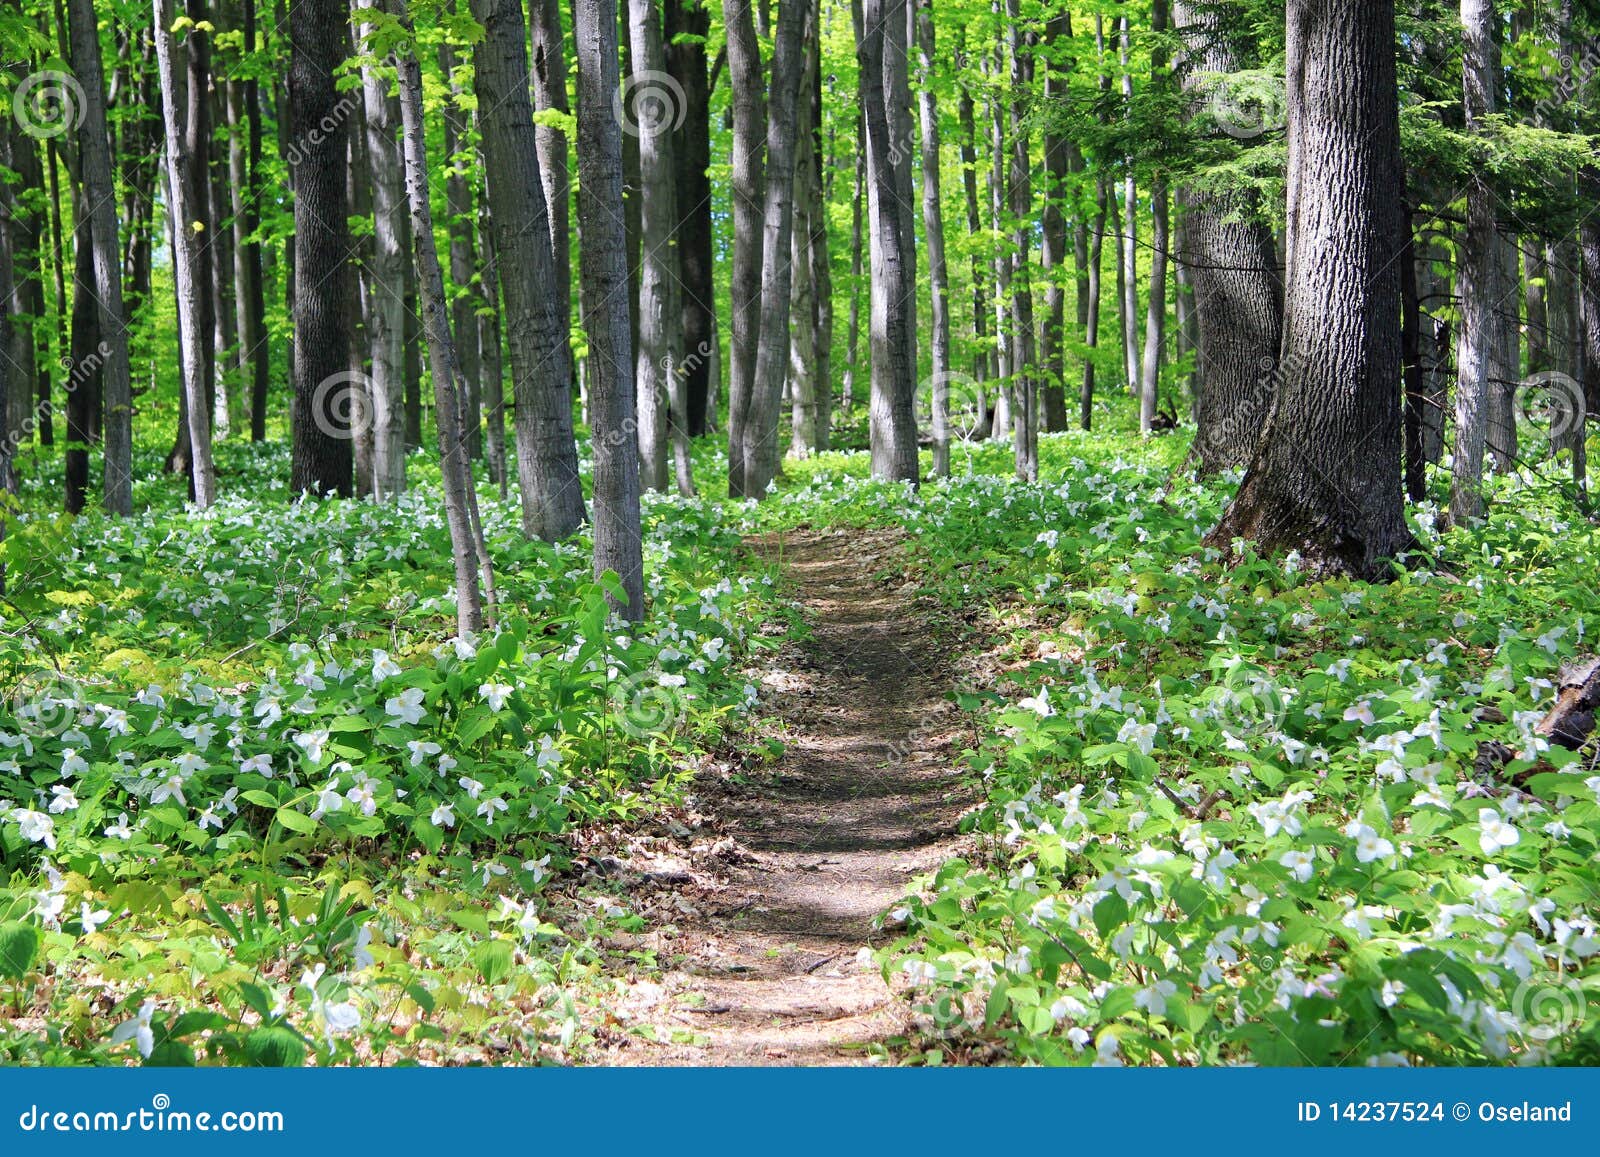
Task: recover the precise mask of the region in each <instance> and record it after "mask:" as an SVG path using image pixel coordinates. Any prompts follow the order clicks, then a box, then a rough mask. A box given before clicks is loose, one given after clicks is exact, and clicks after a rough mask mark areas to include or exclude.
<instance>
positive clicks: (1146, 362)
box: [1139, 0, 1171, 435]
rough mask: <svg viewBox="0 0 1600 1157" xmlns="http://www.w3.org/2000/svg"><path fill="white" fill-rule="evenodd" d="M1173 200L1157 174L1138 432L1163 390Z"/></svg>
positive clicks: (1163, 20) (1153, 7) (1163, 23)
mask: <svg viewBox="0 0 1600 1157" xmlns="http://www.w3.org/2000/svg"><path fill="white" fill-rule="evenodd" d="M1169 7H1170V5H1169V3H1168V0H1151V4H1150V31H1151V33H1152V35H1153V36H1155V37H1156V38H1157V39H1156V40H1155V41H1154V42H1153V44H1152V47H1151V49H1150V87H1151V88H1152V89H1157V90H1159V89H1161V88H1163V87H1164V86H1165V85H1166V83H1167V76H1166V71H1167V53H1166V49H1165V48H1164V47H1163V46H1162V41H1161V40H1160V37H1161V36H1163V35H1164V34H1165V33H1166V31H1167V24H1168V9H1169ZM1170 225H1171V222H1170V201H1169V196H1168V190H1167V181H1166V178H1165V177H1163V176H1161V175H1160V174H1157V175H1156V177H1155V178H1154V179H1153V180H1152V181H1151V182H1150V292H1149V294H1148V296H1147V298H1146V305H1145V318H1144V359H1143V364H1142V365H1141V366H1140V373H1139V430H1140V432H1141V433H1143V434H1145V435H1149V434H1150V433H1151V432H1152V431H1153V430H1154V429H1155V421H1156V405H1157V403H1158V401H1159V400H1160V399H1159V393H1160V388H1161V355H1162V353H1163V352H1164V351H1165V349H1166V330H1167V254H1168V253H1169V252H1170V251H1171V243H1170V242H1171V237H1170V233H1171V229H1170Z"/></svg>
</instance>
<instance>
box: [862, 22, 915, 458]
mask: <svg viewBox="0 0 1600 1157" xmlns="http://www.w3.org/2000/svg"><path fill="white" fill-rule="evenodd" d="M907 3H908V0H866V3H865V5H864V8H863V27H862V34H861V40H860V43H859V45H858V46H857V50H856V58H857V60H858V62H859V64H860V67H861V76H862V97H863V100H862V112H863V113H864V114H865V120H866V129H867V132H866V150H867V213H868V219H869V222H870V230H869V232H870V235H871V238H872V293H871V333H872V399H871V412H870V416H869V431H870V435H871V442H872V473H873V474H874V475H875V476H877V477H880V478H888V479H891V480H895V481H908V482H919V481H921V475H920V471H921V466H920V463H919V462H918V460H917V422H916V412H915V404H916V392H917V363H916V347H915V345H914V341H913V332H914V331H915V329H916V324H917V317H916V301H917V283H916V275H917V270H916V242H915V239H914V238H912V237H908V236H906V215H905V214H904V213H903V212H901V200H900V189H901V185H902V180H903V178H904V179H909V175H910V168H911V155H910V154H911V150H910V149H909V148H908V147H906V139H905V138H903V137H901V138H897V137H896V136H895V135H894V134H895V128H896V126H897V124H898V123H899V121H900V116H899V113H898V111H897V110H898V109H900V108H904V107H907V106H909V105H910V102H911V94H910V87H909V86H910V82H909V77H908V75H907V61H906V49H907V42H906V35H907Z"/></svg>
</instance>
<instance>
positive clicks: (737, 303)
mask: <svg viewBox="0 0 1600 1157" xmlns="http://www.w3.org/2000/svg"><path fill="white" fill-rule="evenodd" d="M751 8H752V5H750V4H749V3H748V2H747V0H723V5H722V19H723V24H724V27H725V28H726V31H727V42H728V81H729V84H730V85H731V86H732V89H733V158H732V168H733V171H732V182H733V187H732V193H733V254H732V258H731V262H730V269H729V274H728V296H729V298H730V299H731V301H730V309H729V326H728V494H729V495H730V496H731V497H733V498H744V497H746V496H747V494H748V491H747V490H746V489H745V460H744V441H745V425H746V424H747V423H748V421H749V419H750V408H751V405H752V402H753V399H754V394H755V389H756V379H755V374H756V348H757V344H758V342H759V340H760V331H761V293H762V262H763V256H762V255H763V245H764V233H763V228H762V224H763V219H764V214H763V205H764V201H765V182H764V173H763V159H764V153H765V147H766V136H765V133H764V132H763V124H764V120H765V116H766V112H765V104H764V101H763V100H762V92H763V88H764V84H765V81H764V78H763V76H762V69H761V49H760V45H759V42H758V41H757V40H756V29H755V17H754V13H753V12H752V11H751Z"/></svg>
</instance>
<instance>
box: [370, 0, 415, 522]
mask: <svg viewBox="0 0 1600 1157" xmlns="http://www.w3.org/2000/svg"><path fill="white" fill-rule="evenodd" d="M376 7H377V4H376V3H375V2H374V0H363V2H362V4H361V6H360V8H359V9H358V11H359V12H361V13H363V14H365V13H367V12H370V11H372V10H374V9H375V8H376ZM371 31H372V25H371V24H370V23H368V22H365V21H364V22H363V25H362V29H361V33H362V35H363V36H367V35H370V34H371ZM361 95H362V100H363V103H364V106H365V113H366V115H365V118H364V126H365V134H366V156H367V164H368V166H369V167H370V173H369V177H370V187H371V189H372V239H373V245H372V252H371V255H370V256H369V258H368V270H367V271H368V275H369V278H370V284H369V286H368V290H367V292H368V303H367V348H368V352H369V355H370V357H371V366H372V369H371V374H370V383H371V385H370V395H371V403H372V409H371V412H370V418H371V426H372V497H373V498H374V499H376V500H378V501H380V502H382V501H384V500H386V499H388V498H390V497H392V496H394V495H396V494H399V493H400V492H401V491H403V490H404V489H405V488H406V446H405V435H406V429H405V336H406V335H405V310H406V302H405V263H406V252H405V250H404V249H402V248H401V243H402V240H403V238H402V237H401V235H400V223H401V220H402V219H403V218H404V217H405V215H406V211H407V210H406V192H405V182H404V177H403V175H402V171H403V167H404V162H403V156H402V152H401V147H400V142H399V141H398V140H397V138H396V132H397V130H398V128H399V126H398V125H397V124H395V122H394V121H393V120H391V119H390V118H391V114H392V113H393V112H394V111H396V110H395V106H394V104H393V103H392V102H391V101H390V100H389V82H388V78H387V77H386V76H384V75H383V74H382V73H381V72H379V70H378V68H377V66H376V65H375V64H374V63H372V62H368V63H365V64H363V66H362V68H361ZM402 115H403V114H402Z"/></svg>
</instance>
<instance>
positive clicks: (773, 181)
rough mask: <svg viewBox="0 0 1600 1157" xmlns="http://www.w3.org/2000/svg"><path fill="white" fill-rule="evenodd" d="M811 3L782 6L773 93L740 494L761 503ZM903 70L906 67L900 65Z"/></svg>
mask: <svg viewBox="0 0 1600 1157" xmlns="http://www.w3.org/2000/svg"><path fill="white" fill-rule="evenodd" d="M810 9H811V0H779V3H778V18H777V25H776V29H775V32H774V37H773V47H772V70H771V75H770V76H769V78H768V86H767V91H768V93H769V98H770V103H769V107H768V109H767V172H766V197H765V207H764V210H763V214H762V237H761V328H760V330H759V333H760V340H759V341H758V342H757V343H756V357H755V369H754V375H753V377H752V380H751V396H750V407H749V411H748V413H747V414H746V417H745V426H744V431H743V434H742V436H741V438H740V453H741V457H742V459H743V462H744V480H743V482H742V484H741V492H742V493H743V494H745V495H748V496H751V497H762V496H764V495H765V494H766V492H767V487H768V486H769V485H771V483H772V481H773V480H774V479H775V478H776V477H777V474H778V461H779V455H780V447H779V443H778V418H779V413H780V408H781V405H782V400H783V383H784V379H785V377H786V376H787V373H788V366H789V326H790V322H791V320H792V315H791V313H790V304H791V301H790V298H791V290H792V288H793V270H792V268H791V266H790V264H789V246H790V240H791V238H792V234H793V229H794V170H795V141H796V137H797V136H798V135H799V134H798V125H797V123H796V120H797V118H796V106H797V104H798V103H799V95H800V80H801V73H802V67H801V66H802V64H803V63H804V60H803V53H804V49H805V37H806V31H807V25H808V24H809V23H810V21H809V20H808V16H809V14H810ZM901 64H902V69H903V67H904V60H902V62H901Z"/></svg>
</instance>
